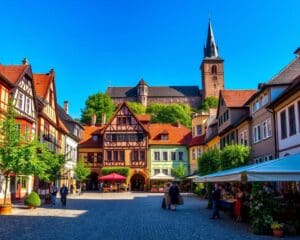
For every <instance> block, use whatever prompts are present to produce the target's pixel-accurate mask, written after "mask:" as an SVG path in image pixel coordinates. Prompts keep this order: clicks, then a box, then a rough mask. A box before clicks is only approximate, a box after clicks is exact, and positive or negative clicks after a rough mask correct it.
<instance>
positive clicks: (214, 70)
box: [211, 65, 217, 74]
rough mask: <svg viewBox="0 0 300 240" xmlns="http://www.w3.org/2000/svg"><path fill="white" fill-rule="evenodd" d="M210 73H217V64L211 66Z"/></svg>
mask: <svg viewBox="0 0 300 240" xmlns="http://www.w3.org/2000/svg"><path fill="white" fill-rule="evenodd" d="M211 73H212V74H217V66H216V65H213V66H212V67H211Z"/></svg>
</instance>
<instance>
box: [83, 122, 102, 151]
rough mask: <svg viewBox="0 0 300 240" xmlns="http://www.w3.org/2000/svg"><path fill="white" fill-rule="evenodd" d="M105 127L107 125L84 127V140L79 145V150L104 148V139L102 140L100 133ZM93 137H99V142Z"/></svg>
mask: <svg viewBox="0 0 300 240" xmlns="http://www.w3.org/2000/svg"><path fill="white" fill-rule="evenodd" d="M104 127H105V125H102V126H99V125H95V126H83V129H84V130H83V134H82V139H81V141H80V142H79V144H78V147H79V148H92V147H95V148H97V147H98V148H99V147H102V145H103V143H102V139H101V134H100V132H101V131H102V129H103V128H104ZM93 135H98V141H94V140H93Z"/></svg>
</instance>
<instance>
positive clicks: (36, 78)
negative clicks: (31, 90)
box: [33, 72, 54, 99]
mask: <svg viewBox="0 0 300 240" xmlns="http://www.w3.org/2000/svg"><path fill="white" fill-rule="evenodd" d="M53 77H54V72H50V73H46V74H36V73H35V74H33V82H34V87H35V91H36V94H37V95H38V96H39V97H41V98H42V99H44V98H45V95H46V93H47V90H48V88H49V84H50V82H51V80H52V79H53Z"/></svg>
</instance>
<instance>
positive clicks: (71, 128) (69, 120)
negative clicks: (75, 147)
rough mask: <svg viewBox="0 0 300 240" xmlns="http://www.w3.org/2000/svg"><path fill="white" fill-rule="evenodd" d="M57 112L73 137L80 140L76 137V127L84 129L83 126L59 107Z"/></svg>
mask: <svg viewBox="0 0 300 240" xmlns="http://www.w3.org/2000/svg"><path fill="white" fill-rule="evenodd" d="M57 112H58V117H59V119H60V120H61V121H62V122H63V124H64V126H65V127H66V128H67V129H68V133H69V135H70V136H71V137H73V138H75V139H76V140H79V138H78V136H75V135H74V134H73V133H74V127H75V125H77V126H79V127H81V128H82V129H83V126H82V125H81V124H80V123H79V122H77V121H75V120H74V119H73V118H72V117H71V116H70V115H69V114H67V113H66V112H65V110H64V109H63V108H62V107H61V106H59V105H57Z"/></svg>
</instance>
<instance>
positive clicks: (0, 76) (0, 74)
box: [0, 72, 14, 88]
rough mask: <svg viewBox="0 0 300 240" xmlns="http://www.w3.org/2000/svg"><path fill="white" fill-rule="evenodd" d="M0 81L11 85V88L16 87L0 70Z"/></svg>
mask: <svg viewBox="0 0 300 240" xmlns="http://www.w3.org/2000/svg"><path fill="white" fill-rule="evenodd" d="M0 81H1V83H2V84H4V86H6V87H9V88H13V87H14V84H13V83H12V82H11V81H9V80H8V79H7V78H6V77H5V76H4V75H3V74H2V73H1V72H0Z"/></svg>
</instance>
